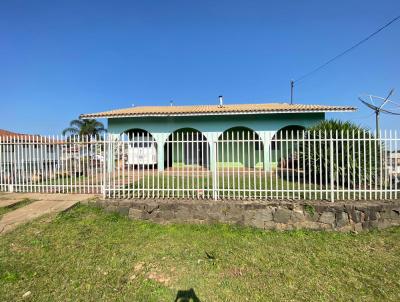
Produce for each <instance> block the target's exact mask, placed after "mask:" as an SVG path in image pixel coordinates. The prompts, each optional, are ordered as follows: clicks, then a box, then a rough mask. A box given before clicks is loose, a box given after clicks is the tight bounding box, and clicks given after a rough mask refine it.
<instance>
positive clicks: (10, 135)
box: [0, 129, 61, 143]
mask: <svg viewBox="0 0 400 302" xmlns="http://www.w3.org/2000/svg"><path fill="white" fill-rule="evenodd" d="M0 139H1V140H2V141H3V142H4V141H6V142H7V141H9V142H13V141H14V140H15V141H16V142H32V143H33V142H61V141H57V140H56V139H53V138H50V137H47V138H45V137H42V136H40V135H37V134H23V133H16V132H11V131H8V130H3V129H0Z"/></svg>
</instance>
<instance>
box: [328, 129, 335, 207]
mask: <svg viewBox="0 0 400 302" xmlns="http://www.w3.org/2000/svg"><path fill="white" fill-rule="evenodd" d="M329 149H330V150H329V151H330V152H329V153H330V154H329V161H330V168H329V169H330V178H331V202H334V201H335V179H334V175H335V173H334V171H333V170H334V165H333V158H334V156H333V137H332V130H331V131H330V132H329Z"/></svg>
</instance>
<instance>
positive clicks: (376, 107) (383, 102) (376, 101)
mask: <svg viewBox="0 0 400 302" xmlns="http://www.w3.org/2000/svg"><path fill="white" fill-rule="evenodd" d="M393 92H394V89H392V90H390V91H389V94H388V95H387V97H386V98H383V97H380V96H376V95H372V94H369V95H367V96H364V97H359V98H358V99H359V100H360V101H361V103H363V104H364V105H365V106H367V107H368V108H370V109H372V110H373V111H374V113H375V130H376V135H377V136H378V137H379V130H380V128H379V117H380V114H381V112H382V113H386V114H392V115H400V112H395V110H396V109H397V110H399V108H400V104H398V103H396V102H394V101H392V100H390V97H391V96H392V94H393ZM365 98H368V99H369V100H368V101H366V100H365ZM390 105H392V107H391V108H388V107H389V106H390ZM393 105H394V106H395V107H394V106H393ZM384 106H386V107H385V109H384V108H383V107H384Z"/></svg>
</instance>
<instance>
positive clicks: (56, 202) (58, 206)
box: [0, 193, 96, 235]
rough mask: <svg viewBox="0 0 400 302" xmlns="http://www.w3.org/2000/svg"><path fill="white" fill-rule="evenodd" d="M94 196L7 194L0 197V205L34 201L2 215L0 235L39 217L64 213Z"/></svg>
mask: <svg viewBox="0 0 400 302" xmlns="http://www.w3.org/2000/svg"><path fill="white" fill-rule="evenodd" d="M95 197H96V195H89V194H85V195H81V194H64V195H62V194H32V193H7V194H1V195H0V203H1V204H7V203H9V205H12V204H13V203H17V202H19V201H21V200H23V199H26V198H28V199H32V200H36V201H34V202H32V203H30V204H28V205H26V206H24V207H21V208H19V209H16V210H14V211H11V212H9V213H6V214H4V215H3V216H2V217H1V218H0V235H2V234H5V233H7V232H9V231H11V230H13V229H15V228H16V227H17V226H18V225H21V224H23V223H26V222H29V221H32V220H33V219H36V218H38V217H40V216H43V215H45V214H51V213H59V212H62V211H65V210H67V209H69V208H71V207H72V206H74V205H75V204H77V203H79V202H80V201H85V200H88V199H92V198H95Z"/></svg>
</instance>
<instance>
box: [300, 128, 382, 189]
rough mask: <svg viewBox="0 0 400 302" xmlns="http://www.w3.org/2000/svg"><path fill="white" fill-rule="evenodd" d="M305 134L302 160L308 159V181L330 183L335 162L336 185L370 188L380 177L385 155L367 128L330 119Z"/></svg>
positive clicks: (306, 168) (334, 178)
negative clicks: (365, 186)
mask: <svg viewBox="0 0 400 302" xmlns="http://www.w3.org/2000/svg"><path fill="white" fill-rule="evenodd" d="M304 135H305V137H304V139H305V143H304V144H301V152H300V163H302V162H305V166H306V167H305V175H304V176H305V177H306V179H307V180H311V182H316V183H320V182H321V183H322V184H325V183H327V184H330V183H331V165H332V164H333V181H334V184H335V186H344V187H351V188H357V187H360V186H364V185H365V184H366V185H367V186H368V187H370V186H372V185H373V184H374V183H375V181H376V180H377V179H379V178H380V174H381V173H380V170H381V169H380V168H381V167H382V165H381V164H382V163H383V159H384V155H383V154H381V150H382V148H381V144H380V142H379V140H377V139H375V137H374V136H373V135H372V133H371V132H370V131H368V130H367V129H365V128H362V127H360V126H357V125H356V124H354V123H351V122H342V121H337V120H328V121H322V122H320V123H319V124H317V125H315V126H313V127H311V128H308V129H307V131H306V132H304ZM331 150H332V151H331ZM332 155H333V157H332ZM332 158H333V161H332V162H331V160H332Z"/></svg>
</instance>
